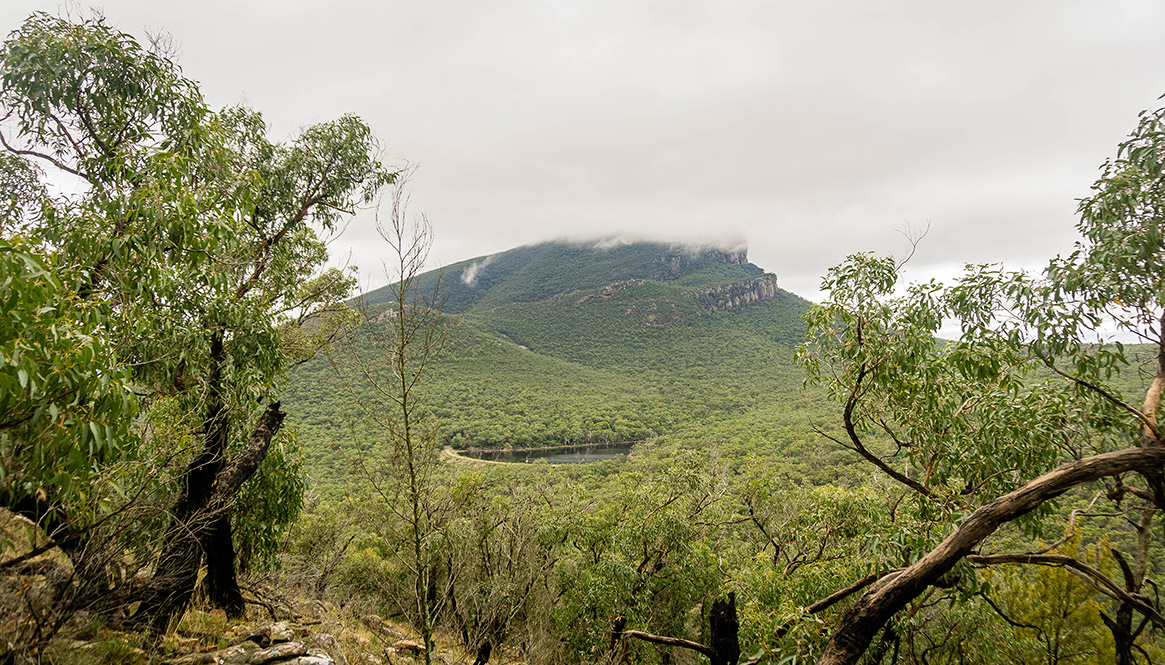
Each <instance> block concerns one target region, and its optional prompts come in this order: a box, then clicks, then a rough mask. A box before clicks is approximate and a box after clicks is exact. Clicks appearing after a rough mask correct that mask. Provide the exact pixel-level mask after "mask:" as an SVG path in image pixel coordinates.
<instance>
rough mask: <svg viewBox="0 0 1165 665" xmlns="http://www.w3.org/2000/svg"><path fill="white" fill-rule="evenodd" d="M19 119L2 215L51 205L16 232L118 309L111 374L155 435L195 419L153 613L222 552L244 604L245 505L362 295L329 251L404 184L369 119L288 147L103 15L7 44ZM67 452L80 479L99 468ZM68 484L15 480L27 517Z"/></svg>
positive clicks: (222, 568)
mask: <svg viewBox="0 0 1165 665" xmlns="http://www.w3.org/2000/svg"><path fill="white" fill-rule="evenodd" d="M0 119H2V124H0V129H2V133H0V143H2V145H3V148H4V149H5V152H6V155H5V157H4V159H5V160H7V162H6V163H9V164H20V165H21V166H20V168H19V169H18V170H16V171H13V173H17V174H18V175H17V176H15V177H14V176H11V175H6V176H5V178H6V183H5V184H6V190H7V191H11V192H14V194H13V197H12V198H11V199H9V198H6V199H5V200H4V201H3V202H0V203H3V204H4V205H7V206H8V207H9V209H12V208H13V207H14V206H15V207H18V208H20V209H22V210H26V211H27V210H33V209H34V208H36V209H37V210H36V213H37V214H35V215H22V216H20V217H17V218H14V219H9V220H6V222H5V228H4V231H5V235H6V236H10V235H12V234H19V235H21V236H23V237H25V238H27V239H28V242H29V243H30V244H31V245H32V246H34V247H35V248H36V250H37V252H39V253H41V254H44V255H46V256H47V255H51V256H52V262H51V267H52V270H53V272H54V274H55V278H56V279H57V280H58V281H59V282H60V283H61V284H62V285H66V288H67V290H68V292H69V297H70V298H72V300H73V302H74V303H77V304H78V305H79V307H78V309H77V310H76V311H79V312H81V311H87V310H86V309H85V308H89V309H91V310H94V311H96V310H98V309H101V311H102V314H101V316H100V320H99V321H98V322H97V325H99V326H100V328H101V331H102V335H103V336H102V341H104V342H105V343H106V344H107V345H108V346H109V347H110V349H111V350H112V352H113V353H114V354H115V356H114V357H115V358H116V360H113V361H110V362H109V364H108V365H107V366H106V368H105V369H100V370H98V372H97V374H98V375H99V376H100V377H106V378H109V379H112V378H113V377H116V376H120V375H121V373H124V372H127V371H128V372H129V373H130V375H131V377H132V382H133V385H134V390H135V392H137V393H138V394H139V395H141V402H142V407H143V415H144V417H145V419H144V421H143V423H149V422H150V415H151V412H152V410H153V408H154V405H160V404H163V403H165V404H167V405H168V408H169V407H172V406H173V405H175V404H176V405H178V410H179V411H180V412H181V413H183V414H186V415H185V416H183V417H180V418H171V423H190V425H189V427H190V431H187V432H186V433H185V434H184V435H181V436H179V435H178V434H177V433H175V441H188V442H190V443H191V446H190V448H191V449H189V450H186V451H179V452H182V453H183V456H184V457H185V458H187V459H188V460H189V463H188V464H187V466H186V469H185V470H184V471H183V472H182V480H181V483H180V485H181V489H180V491H179V492H178V496H177V497H175V498H174V506H173V508H172V515H173V519H172V521H171V524H170V527H169V528H168V529H167V530H166V532H165V534H164V535H163V536H162V539H161V540H162V542H161V546H160V554H161V558H160V559H159V562H158V564H157V567H156V573H155V575H154V578H153V582H152V584H151V585H148V586H149V588H148V589H147V590H146V591H145V592H144V595H143V596H142V598H141V599H142V600H143V603H142V604H141V609H140V612H139V614H138V616H136V617H135V620H137V621H140V622H148V623H149V624H151V625H152V626H154V627H155V628H162V627H164V626H165V625H166V624H167V623H168V622H170V621H171V620H173V619H174V618H175V617H176V616H177V615H178V614H179V613H180V612H181V610H182V608H183V607H184V606H185V604H186V602H187V601H188V599H189V598H190V594H191V592H192V590H193V585H194V582H195V579H196V573H197V570H198V568H199V566H200V564H201V563H202V562H203V561H204V558H205V562H206V564H207V565H208V567H209V571H210V572H209V574H208V576H207V583H208V591H209V592H210V596H211V598H212V599H213V600H214V601H215V602H216V603H218V604H220V605H223V606H225V607H226V608H227V609H228V610H229V611H231V612H240V611H241V610H242V599H241V596H240V595H239V593H238V589H237V586H235V583H234V559H233V556H234V555H233V551H234V548H233V547H232V545H231V522H230V511H231V503H232V500H233V499H234V497H235V495H236V493H237V492H238V491H239V488H240V487H241V486H242V484H243V482H244V481H246V480H247V479H248V478H250V477H251V476H252V475H253V474H254V473H255V472H256V470H257V469H258V468H259V467H260V464H261V463H262V462H263V460H264V458H265V457H266V456H267V451H268V450H269V447H270V446H271V445H272V441H273V440H275V439H276V437H277V436H279V433H280V430H281V424H282V419H283V415H284V414H283V411H282V410H281V409H280V404H279V401H278V395H279V392H280V390H281V388H282V384H283V380H284V377H285V374H286V372H287V370H288V369H289V368H290V367H291V366H293V365H294V364H296V363H298V362H302V361H303V360H304V359H306V358H308V357H310V356H311V355H313V354H314V352H315V350H316V349H317V348H319V346H320V345H321V344H322V343H324V342H325V341H326V339H327V338H328V337H329V336H330V334H331V331H332V329H333V328H332V327H331V326H330V325H329V322H331V321H332V319H333V318H335V317H332V316H331V314H332V313H333V312H337V311H339V309H340V307H339V303H340V302H341V300H342V299H343V298H345V297H346V296H347V294H348V292H349V289H350V286H351V280H350V278H349V277H348V276H346V275H345V274H343V273H341V272H339V271H337V270H334V269H333V270H327V269H324V262H325V260H326V258H327V252H326V248H325V245H324V242H323V241H324V239H325V238H326V235H327V234H328V233H329V232H331V231H332V230H333V229H335V227H336V224H337V223H338V222H339V221H340V220H341V219H342V218H343V217H344V216H345V215H347V214H349V213H350V212H352V211H353V209H354V208H355V207H356V206H357V205H360V204H363V203H368V202H370V201H371V200H372V198H373V196H374V194H375V193H376V192H377V191H378V190H379V188H380V187H381V186H383V185H384V184H386V183H388V182H390V181H391V180H392V178H393V175H392V174H391V173H389V172H388V171H387V170H386V169H385V168H384V167H383V166H382V165H381V164H380V163H379V162H378V161H377V159H376V157H375V152H376V145H375V141H374V140H373V137H372V135H371V131H370V130H369V129H368V127H367V126H365V125H364V124H363V123H362V122H361V121H360V120H359V119H357V118H355V117H353V116H345V117H343V118H340V119H338V120H335V121H331V122H326V123H321V124H318V125H314V126H311V127H307V128H305V129H303V130H302V131H301V132H300V133H299V134H298V135H297V136H296V137H295V138H294V139H293V140H291V141H290V142H288V143H275V142H272V141H270V140H269V139H268V138H267V136H266V126H265V124H264V122H263V119H262V117H261V116H260V115H259V114H258V113H256V112H254V111H251V110H249V109H245V108H229V109H225V110H223V111H220V112H214V111H212V110H210V109H209V108H207V107H206V105H205V103H204V101H203V99H202V97H201V95H200V94H199V91H198V87H197V85H196V84H195V83H194V82H193V81H190V80H188V79H186V78H184V77H183V76H182V74H181V72H180V71H179V69H178V67H177V65H175V64H174V63H173V62H172V61H171V60H170V59H169V58H168V57H167V56H166V54H165V53H163V52H161V51H160V50H159V49H157V48H146V47H143V46H142V45H140V44H138V43H137V42H136V41H135V40H134V39H133V38H132V37H130V36H129V35H126V34H124V33H121V32H119V31H117V30H116V29H114V28H112V27H111V26H109V25H108V24H107V23H106V22H105V21H104V20H103V19H102V18H93V19H86V20H81V21H76V22H70V21H68V20H65V19H62V18H56V17H52V16H49V15H46V14H34V15H32V16H31V17H30V18H29V19H28V20H27V21H26V22H25V23H24V24H23V25H22V26H21V27H20V28H19V29H18V30H16V31H14V32H13V33H12V34H11V35H10V36H9V38H8V40H7V41H6V42H5V43H4V45H3V47H2V48H0ZM42 169H43V170H45V171H47V172H49V173H50V174H51V175H52V177H53V178H55V179H57V180H56V181H57V182H60V181H72V182H73V183H75V185H76V186H75V187H63V188H61V190H60V191H61V192H62V193H61V194H58V195H56V196H52V197H49V196H47V195H43V194H40V201H39V205H38V202H36V201H33V200H31V199H32V196H33V195H36V194H37V190H36V187H37V183H36V181H35V180H32V179H30V178H29V174H31V173H35V172H37V171H38V170H42ZM21 174H23V175H21ZM74 190H75V191H76V193H75V194H74V193H68V192H71V191H74ZM41 191H43V190H41ZM94 378H95V379H96V378H97V377H94ZM128 418H129V414H124V417H123V418H121V429H120V430H118V431H119V432H121V434H123V435H124V434H125V432H126V428H125V425H126V424H127V423H128ZM162 429H164V428H158V430H159V431H160V430H162ZM121 440H122V441H124V442H126V443H127V444H131V443H132V440H133V439H132V436H128V437H125V436H123V437H121ZM73 443H74V445H78V446H81V445H84V443H85V440H84V439H76V440H75V441H74V442H73ZM63 445H64V444H63ZM119 445H120V443H119ZM174 452H175V451H170V453H171V454H174ZM64 459H70V460H72V462H71V463H70V464H69V466H68V467H67V468H66V473H67V474H78V475H83V474H85V473H88V472H89V471H88V469H89V468H90V467H91V466H93V465H94V464H95V463H98V462H100V458H99V457H98V456H92V457H90V456H84V458H76V459H74V458H73V457H65V458H64ZM267 475H268V476H269V477H270V478H277V477H280V473H278V472H276V473H273V474H267ZM282 475H283V476H284V478H283V480H282V481H280V482H278V483H275V485H274V486H272V491H271V493H269V494H268V495H266V496H263V497H258V498H257V501H259V502H260V503H263V502H267V503H268V504H269V505H267V506H266V508H265V510H266V511H267V513H268V516H269V517H274V518H275V522H276V523H284V524H285V523H286V522H287V521H288V520H289V519H292V518H293V517H294V513H295V512H296V511H297V510H298V506H299V503H298V501H299V500H298V499H288V498H287V496H288V495H289V494H294V493H296V492H298V491H299V490H301V489H302V485H301V484H299V483H298V482H296V481H292V480H288V479H287V478H286V476H287V474H286V473H283V474H282ZM161 482H164V480H163V481H161ZM64 489H65V485H64V484H63V483H62V482H61V480H60V479H54V478H51V477H40V478H37V479H35V481H34V482H32V484H31V485H27V486H24V487H22V488H21V487H6V488H5V490H6V492H7V493H8V495H9V496H8V503H9V504H10V505H12V506H14V507H17V508H18V509H22V510H24V512H29V510H28V505H26V504H28V501H27V500H28V499H30V498H35V497H37V496H39V497H42V498H44V499H47V502H48V503H49V504H51V505H67V504H68V503H69V502H70V498H69V496H68V495H67V493H64V492H63V490H64ZM271 502H274V503H273V504H272V503H271ZM40 503H45V501H41V502H40ZM240 507H241V506H240ZM248 508H250V509H252V510H260V511H262V510H264V509H260V508H258V507H256V506H255V505H254V501H252V502H251V505H249V506H248ZM31 512H33V513H35V514H34V515H33V516H34V517H35V518H37V519H40V518H42V517H43V510H32V511H31ZM236 517H238V516H237V515H236Z"/></svg>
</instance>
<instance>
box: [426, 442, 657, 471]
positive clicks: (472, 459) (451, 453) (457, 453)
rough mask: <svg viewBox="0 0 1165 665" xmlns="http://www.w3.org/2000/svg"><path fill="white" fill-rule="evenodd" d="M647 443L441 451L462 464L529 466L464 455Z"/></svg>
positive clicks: (551, 464)
mask: <svg viewBox="0 0 1165 665" xmlns="http://www.w3.org/2000/svg"><path fill="white" fill-rule="evenodd" d="M645 441H650V439H641V440H639V441H614V442H611V443H601V444H599V443H586V444H581V445H570V446H541V447H535V448H513V447H510V448H466V449H465V450H456V449H455V448H453V446H451V445H448V444H446V445H445V446H444V447H443V448H442V449H441V453H442V454H443V455H445V456H447V457H449V458H450V459H453V460H456V461H461V462H477V463H480V464H505V465H516V466H527V465H526V464H525V463H524V462H503V461H500V460H492V459H482V458H480V457H469V456H468V455H464V454H462V453H467V452H469V453H483V452H497V453H504V454H510V455H512V454H514V453H515V452H520V451H532V452H545V451H548V450H579V449H586V448H614V447H616V446H633V445H636V444H639V443H644V442H645ZM548 464H550V466H565V465H564V464H561V463H558V464H556V463H554V462H548Z"/></svg>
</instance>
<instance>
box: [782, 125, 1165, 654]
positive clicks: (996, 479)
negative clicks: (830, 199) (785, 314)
mask: <svg viewBox="0 0 1165 665" xmlns="http://www.w3.org/2000/svg"><path fill="white" fill-rule="evenodd" d="M1163 130H1165V109H1163V110H1157V111H1154V112H1146V113H1144V114H1142V117H1141V121H1140V123H1139V125H1138V127H1137V129H1136V130H1135V131H1134V132H1133V133H1132V135H1131V136H1130V137H1129V139H1128V140H1126V141H1125V142H1123V143H1122V144H1121V145H1120V148H1119V150H1118V153H1117V156H1116V158H1114V159H1113V160H1111V161H1109V162H1108V163H1106V164H1105V166H1104V168H1103V171H1102V175H1101V177H1100V179H1099V180H1098V181H1097V182H1096V184H1095V185H1094V188H1093V192H1092V195H1091V196H1089V197H1088V198H1086V199H1083V200H1082V201H1081V203H1080V206H1079V213H1080V222H1079V223H1078V225H1077V228H1078V229H1079V231H1080V233H1081V236H1082V238H1081V240H1080V241H1079V242H1078V243H1077V246H1076V248H1075V250H1074V251H1073V252H1072V253H1070V254H1069V255H1067V256H1063V257H1057V258H1055V259H1053V260H1051V261H1050V262H1049V264H1048V267H1047V268H1046V270H1045V271H1044V272H1043V274H1042V275H1039V276H1034V275H1030V274H1025V273H1022V272H1020V273H1017V272H1008V271H1005V270H1003V269H1002V268H1000V267H998V266H991V265H977V266H968V267H967V271H966V274H965V275H964V276H963V277H962V278H961V279H959V280H958V281H957V282H956V283H955V284H954V285H953V286H951V287H945V288H944V287H942V286H941V285H939V284H937V283H934V282H928V283H923V284H912V285H909V286H908V287H906V288H905V289H904V290H901V291H899V287H898V268H900V267H901V266H900V265H899V264H897V263H896V262H895V261H894V260H893V259H890V258H877V257H874V256H872V255H869V254H859V255H855V256H851V257H850V258H849V259H848V260H847V261H846V262H845V263H843V264H842V265H840V266H838V267H836V268H833V269H832V270H830V271H829V273H828V275H827V276H826V278H825V279H824V282H823V286H824V290H825V291H826V293H827V298H826V299H825V302H824V303H823V304H822V305H820V306H819V307H816V308H815V309H814V310H813V311H812V313H811V314H810V315H809V337H808V341H807V343H806V344H805V346H804V347H803V348H802V351H801V357H802V359H803V360H804V362H805V364H806V366H807V368H808V370H809V373H810V375H811V377H812V379H813V380H816V381H818V382H821V383H823V384H824V385H825V386H826V387H827V388H828V389H829V391H830V393H831V395H832V396H833V397H834V398H835V399H836V400H837V401H838V404H839V406H840V407H841V420H842V425H843V428H844V434H842V435H840V436H839V437H837V438H836V439H835V440H837V441H838V443H840V444H841V445H843V446H846V447H847V448H849V449H851V450H852V451H854V452H855V453H856V454H858V455H860V456H861V457H862V458H864V459H865V460H867V461H868V462H870V463H871V464H873V465H874V466H875V467H877V468H878V469H879V470H880V472H881V473H883V474H884V475H885V476H887V477H890V478H892V479H894V480H895V481H896V482H898V483H899V484H900V485H901V487H902V488H903V491H904V492H905V493H906V495H908V497H907V500H909V501H914V502H917V504H918V506H919V510H920V515H923V516H924V517H925V519H926V524H927V528H926V529H923V530H920V531H919V532H918V535H917V537H916V538H915V539H914V540H913V541H912V542H910V543H909V547H908V548H907V549H906V551H905V552H904V555H903V556H901V557H900V558H899V559H898V560H890V559H887V560H885V561H884V562H883V570H882V574H881V575H880V576H877V577H876V579H871V580H868V581H867V584H866V585H865V586H862V585H855V587H854V588H851V589H850V590H849V591H850V593H856V592H857V591H859V590H861V589H863V588H864V589H865V591H864V593H863V594H862V595H861V596H860V598H858V599H857V600H856V602H854V603H853V605H852V606H851V607H850V608H849V609H848V611H846V612H845V614H844V615H843V616H842V617H841V618H840V619H839V620H838V623H837V625H836V628H835V629H834V632H833V634H832V637H831V638H830V641H829V643H828V644H827V645H826V647H825V649H824V650H823V652H822V654H821V656H820V660H819V661H818V662H820V663H852V662H856V661H857V659H858V658H859V657H860V655H861V654H862V653H863V652H864V651H865V650H866V649H867V647H868V646H869V645H870V643H871V641H872V640H873V639H874V637H875V636H876V635H877V633H878V631H879V630H881V629H882V628H883V627H884V626H886V625H887V622H888V621H889V620H890V619H891V618H892V617H894V616H895V614H896V613H898V612H899V611H900V610H903V609H904V608H906V607H907V606H909V605H910V604H911V603H914V602H916V599H918V598H919V597H920V595H921V594H923V593H924V592H925V591H926V590H927V589H928V588H931V587H933V586H935V585H944V584H945V585H950V584H960V580H962V582H961V583H963V584H966V585H971V584H973V583H972V582H970V581H969V580H970V579H971V577H972V576H973V568H972V567H973V566H988V565H998V564H1039V565H1055V566H1062V567H1065V568H1066V569H1068V570H1070V571H1072V572H1074V573H1075V574H1078V575H1081V576H1084V577H1086V578H1088V579H1089V581H1090V583H1091V584H1093V585H1094V586H1095V587H1096V588H1097V589H1099V590H1100V593H1101V594H1102V596H1103V597H1105V600H1106V601H1107V602H1108V604H1109V607H1108V609H1106V611H1105V615H1104V620H1105V623H1106V624H1107V625H1109V627H1110V629H1111V630H1112V631H1113V633H1114V636H1115V637H1116V658H1117V662H1119V663H1131V662H1132V658H1133V651H1134V650H1135V647H1136V645H1135V642H1136V640H1137V639H1144V637H1145V633H1144V632H1143V630H1144V629H1145V627H1146V626H1148V627H1149V630H1150V631H1152V630H1162V629H1165V619H1163V618H1162V616H1161V614H1160V608H1159V607H1158V606H1157V604H1156V602H1155V601H1152V600H1150V599H1149V598H1148V597H1146V595H1144V594H1143V589H1144V587H1145V585H1146V584H1147V583H1148V582H1147V579H1146V566H1147V565H1148V564H1147V561H1148V560H1149V557H1148V556H1147V554H1146V553H1145V552H1144V551H1143V549H1144V548H1145V547H1148V546H1149V542H1148V540H1147V539H1144V538H1140V539H1138V544H1137V545H1135V546H1134V547H1133V549H1135V550H1136V551H1135V552H1127V551H1126V552H1121V551H1120V550H1119V549H1118V548H1114V549H1113V553H1114V556H1115V557H1116V558H1117V559H1118V560H1119V561H1120V562H1121V566H1120V567H1121V568H1122V570H1123V572H1122V576H1121V577H1123V579H1117V580H1113V579H1110V578H1109V577H1108V576H1106V575H1104V574H1102V573H1100V572H1099V571H1098V570H1096V569H1095V568H1093V567H1091V566H1087V565H1085V564H1084V563H1083V562H1080V561H1077V560H1076V559H1074V558H1072V557H1071V556H1069V555H1068V554H1065V553H1063V552H1058V551H1056V550H1055V548H1049V549H1047V550H1041V551H1036V552H1007V551H993V548H994V547H997V545H995V544H994V541H991V540H989V538H990V537H991V535H992V534H993V533H995V532H996V531H997V530H998V529H999V528H1000V527H1003V526H1004V525H1007V524H1009V523H1013V522H1018V523H1020V524H1022V525H1024V526H1026V527H1028V528H1031V529H1035V528H1037V527H1038V525H1039V522H1040V519H1039V518H1040V517H1045V518H1046V517H1047V516H1049V515H1051V514H1052V513H1053V511H1055V509H1056V503H1055V501H1054V500H1055V499H1056V498H1057V497H1060V496H1062V495H1064V494H1065V493H1066V492H1069V491H1070V490H1073V489H1074V488H1077V487H1080V486H1083V485H1088V484H1098V485H1100V486H1101V490H1102V491H1101V493H1102V494H1103V495H1105V496H1107V497H1108V500H1111V501H1113V502H1124V504H1125V505H1128V504H1129V503H1130V502H1131V504H1132V506H1131V507H1133V509H1134V511H1135V512H1136V513H1137V514H1143V515H1146V517H1145V518H1144V521H1143V523H1141V522H1139V521H1138V526H1139V528H1140V529H1141V530H1142V531H1143V532H1148V530H1149V528H1150V527H1151V526H1152V524H1153V523H1154V522H1155V520H1157V518H1156V517H1155V516H1156V515H1158V514H1159V513H1158V512H1157V511H1159V509H1161V508H1163V507H1165V486H1163V481H1162V479H1163V470H1165V468H1163V465H1165V435H1163V433H1162V430H1161V427H1160V425H1159V417H1160V411H1161V393H1162V389H1163V388H1165V289H1163V288H1162V279H1163V275H1165V244H1163V242H1162V234H1163V232H1165V224H1163V221H1162V212H1163V211H1165V184H1163V181H1162V178H1161V174H1162V172H1163V169H1165V131H1163ZM950 322H953V323H954V324H955V325H958V326H959V328H960V331H961V332H960V335H959V338H958V339H957V340H954V341H950V342H945V343H939V342H938V341H936V338H935V335H936V334H937V333H938V331H939V330H940V327H942V326H943V325H945V324H948V323H950ZM1105 330H1118V331H1120V332H1122V333H1124V334H1125V335H1129V336H1133V337H1135V338H1137V339H1138V340H1140V341H1141V342H1143V343H1144V344H1145V345H1147V346H1146V347H1144V348H1147V349H1148V354H1147V355H1148V357H1147V358H1146V366H1147V367H1148V368H1149V371H1148V372H1147V374H1143V375H1141V376H1142V377H1143V378H1142V380H1141V381H1140V383H1139V385H1138V386H1137V388H1136V389H1135V391H1134V390H1129V389H1127V388H1125V389H1122V387H1123V386H1127V385H1128V384H1129V383H1130V382H1132V383H1136V378H1135V377H1136V376H1137V369H1138V368H1137V367H1135V366H1133V363H1134V361H1135V357H1134V355H1133V354H1132V351H1131V350H1130V349H1127V348H1126V347H1125V346H1123V345H1121V344H1119V343H1114V344H1100V343H1098V342H1099V341H1101V340H1102V338H1103V334H1104V331H1105ZM867 587H868V588H867ZM1112 608H1115V609H1112Z"/></svg>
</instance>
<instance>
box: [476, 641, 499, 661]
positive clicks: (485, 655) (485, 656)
mask: <svg viewBox="0 0 1165 665" xmlns="http://www.w3.org/2000/svg"><path fill="white" fill-rule="evenodd" d="M493 650H494V646H493V644H492V643H490V641H489V640H486V641H484V642H482V643H481V646H479V647H477V658H475V659H474V661H473V665H485V664H486V663H488V662H489V657H490V654H491V653H493Z"/></svg>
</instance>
